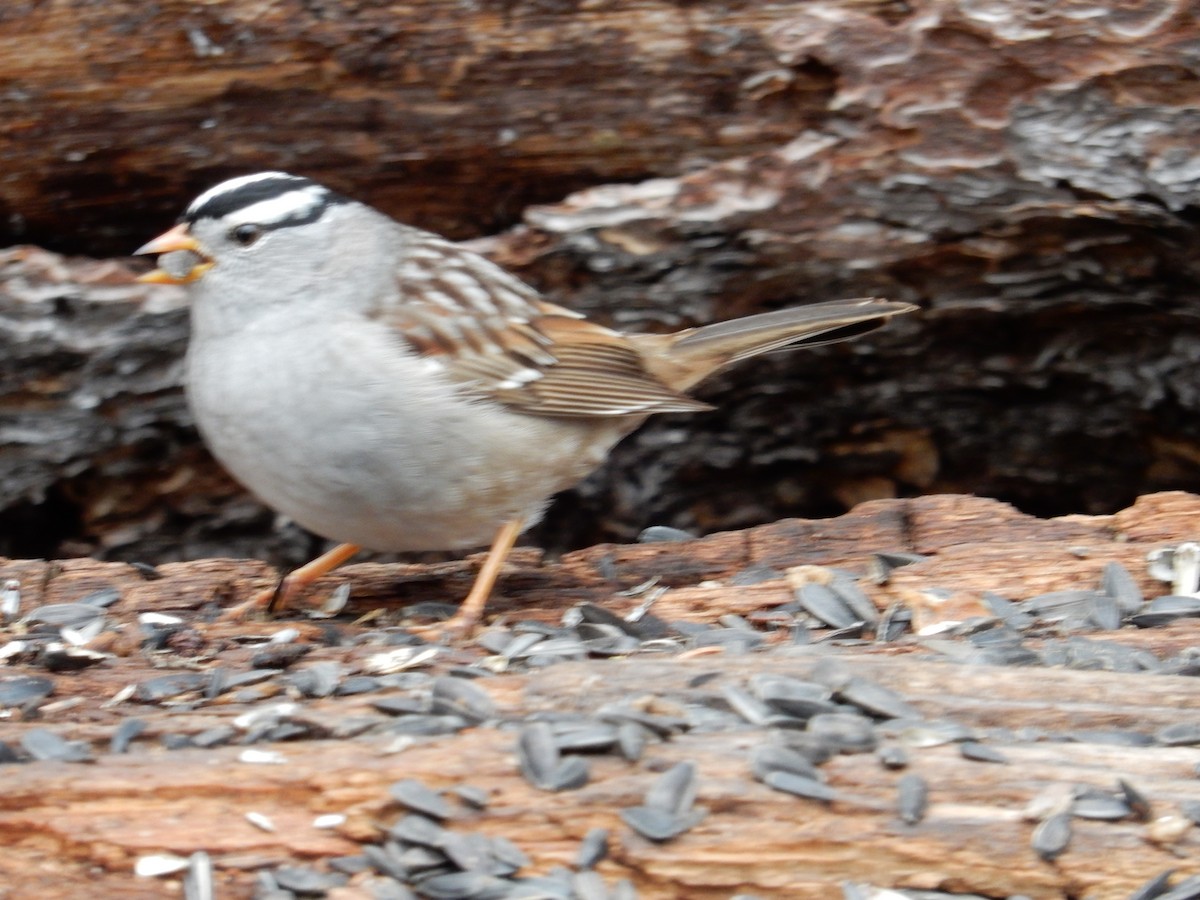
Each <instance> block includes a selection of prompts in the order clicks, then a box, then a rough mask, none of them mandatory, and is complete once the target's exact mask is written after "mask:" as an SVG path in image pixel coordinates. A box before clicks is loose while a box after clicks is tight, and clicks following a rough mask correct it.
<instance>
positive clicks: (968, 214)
mask: <svg viewBox="0 0 1200 900" xmlns="http://www.w3.org/2000/svg"><path fill="white" fill-rule="evenodd" d="M0 24H2V26H3V27H2V28H0V71H4V72H6V73H9V74H8V79H7V81H6V82H5V83H4V84H3V85H0V158H2V159H3V161H4V165H5V169H6V171H7V173H8V174H7V176H6V177H4V178H3V179H0V211H2V212H4V213H6V216H0V228H3V227H6V228H7V229H8V230H7V232H0V234H4V235H7V237H8V238H9V239H10V240H17V239H21V240H29V241H34V242H37V243H40V244H42V245H46V246H53V247H58V248H61V249H69V250H71V251H75V252H84V253H88V254H91V255H94V256H102V255H105V254H118V253H122V252H127V251H128V250H129V249H130V248H132V247H134V246H136V245H137V244H138V243H140V242H141V241H143V240H144V239H146V238H147V237H149V236H150V235H152V234H153V233H154V232H155V230H156V228H157V227H158V226H159V225H162V224H165V223H166V222H167V221H169V219H170V218H171V217H172V216H173V215H174V214H175V213H176V212H177V211H178V210H179V209H180V208H181V206H182V205H183V204H184V203H185V202H186V200H187V199H188V198H189V197H191V196H192V195H194V193H195V192H196V191H198V190H199V189H200V188H202V187H205V186H207V185H209V184H211V183H213V182H214V181H216V180H218V179H219V178H221V177H224V176H227V175H231V174H235V173H242V172H245V171H247V170H252V169H258V168H264V167H277V168H287V169H292V170H296V171H299V172H302V173H304V174H309V175H313V176H315V177H318V178H320V179H323V180H325V181H328V182H329V183H331V184H333V185H334V186H336V187H339V188H341V189H344V190H347V191H349V192H351V193H353V194H355V195H356V196H360V197H363V198H364V199H369V200H370V201H372V202H373V203H375V204H377V205H379V206H380V207H382V208H383V209H385V210H386V211H387V212H389V213H392V214H393V215H396V216H398V217H401V218H404V219H406V220H409V221H413V222H415V223H417V224H422V225H426V226H429V227H433V228H436V229H438V230H442V231H446V232H448V233H451V234H453V235H455V236H458V237H467V236H472V235H479V234H484V233H491V232H494V231H495V230H497V229H498V228H500V227H503V226H506V225H509V224H512V223H514V222H517V221H518V220H520V219H523V220H524V224H521V225H518V226H517V227H515V228H513V229H511V230H509V231H507V232H505V233H503V234H501V235H500V236H499V237H496V238H494V239H491V240H489V241H488V242H487V243H486V245H485V246H486V248H487V249H488V251H489V252H490V253H492V254H493V255H494V256H495V257H496V258H497V259H499V260H501V261H502V262H504V263H506V264H508V265H511V266H513V267H514V268H516V269H518V270H519V271H520V272H521V273H522V274H523V275H524V276H526V277H527V278H529V279H530V280H531V281H533V282H534V283H536V284H538V285H539V286H541V287H543V288H544V289H546V290H547V291H548V292H549V293H550V294H551V295H552V296H553V297H554V299H556V300H559V301H561V302H564V303H566V304H567V305H571V306H575V307H577V308H580V309H583V310H585V311H587V312H589V313H592V314H595V315H597V316H599V317H601V318H604V319H607V320H610V321H615V322H617V324H619V325H622V326H628V327H630V328H634V329H638V328H661V327H674V326H676V325H686V324H690V323H692V322H694V321H700V320H710V319H714V318H724V317H729V316H732V315H736V314H739V313H743V312H749V311H752V310H756V309H760V308H764V307H770V306H777V305H782V304H784V303H787V302H795V301H797V300H807V299H813V300H816V299H827V298H832V297H837V296H852V295H864V294H880V295H884V296H889V297H893V298H896V299H904V300H914V301H917V302H920V303H921V304H922V305H923V306H924V307H925V308H926V310H927V311H926V313H925V314H924V315H922V316H921V317H920V318H919V320H918V319H917V318H916V317H909V319H908V320H907V321H903V322H899V323H897V324H896V325H895V327H893V328H892V329H890V330H889V331H888V332H887V333H886V334H884V335H882V336H880V337H879V338H873V339H871V340H870V341H869V342H860V343H858V344H856V345H853V346H852V347H840V348H830V349H829V350H827V351H821V352H816V353H812V354H805V355H793V356H788V357H784V358H779V359H774V360H768V361H764V362H759V363H756V364H754V365H752V366H750V367H747V368H744V369H741V370H738V371H737V372H735V373H732V374H730V375H728V376H725V377H723V378H721V379H720V380H718V381H716V382H714V383H713V384H712V385H711V386H710V387H709V388H707V389H706V394H705V396H706V398H707V399H711V400H713V401H715V402H718V403H719V405H720V406H721V408H722V410H724V411H723V412H721V413H719V414H713V415H709V416H703V417H692V418H689V419H684V418H681V417H675V418H671V419H664V420H661V421H659V422H657V423H651V424H650V425H649V426H648V427H647V428H645V429H644V430H642V431H641V432H639V434H638V435H636V436H634V437H633V438H631V439H630V440H628V441H626V442H625V443H624V444H623V445H622V446H621V447H620V448H619V449H618V450H617V451H616V453H615V454H614V460H613V463H612V465H611V466H610V467H609V468H608V469H607V470H606V471H605V472H604V473H601V474H600V475H598V476H597V477H596V478H594V479H593V480H591V481H589V482H587V483H586V484H585V485H584V486H583V487H582V488H581V489H580V491H578V492H577V493H576V494H575V495H574V497H573V498H572V500H571V501H570V502H569V503H568V504H567V505H562V506H559V507H557V508H556V509H555V510H554V511H553V512H552V513H551V516H550V518H549V520H548V525H547V527H546V529H544V530H543V531H542V532H541V533H539V534H537V535H535V540H536V541H537V542H539V543H542V544H546V545H550V546H558V547H563V546H566V547H570V546H584V545H586V544H588V543H592V542H594V541H596V540H599V539H601V538H612V537H619V538H621V539H628V538H629V537H630V536H631V535H632V534H633V533H635V532H636V530H637V529H638V528H639V527H640V526H642V525H645V524H648V523H651V522H657V523H665V524H675V525H681V526H685V527H689V528H695V529H697V530H712V529H715V528H720V527H733V526H739V525H746V524H751V523H755V522H762V521H768V520H771V519H774V518H777V517H778V516H780V515H784V514H789V513H790V514H795V513H796V512H803V513H804V514H808V515H814V514H832V513H834V512H837V511H839V510H841V509H844V508H846V507H847V506H849V505H851V504H852V503H853V502H855V501H857V500H862V499H869V498H872V497H882V496H894V495H907V494H914V493H920V492H932V491H954V492H959V491H970V492H973V493H978V494H986V495H991V496H997V497H1001V498H1003V499H1006V500H1010V501H1012V502H1015V503H1017V504H1018V505H1019V506H1021V507H1022V508H1024V509H1027V510H1031V511H1036V512H1039V513H1042V514H1058V513H1065V512H1073V511H1074V512H1106V511H1112V510H1114V509H1116V508H1119V507H1120V506H1121V505H1123V504H1126V503H1128V502H1130V501H1131V500H1132V499H1133V498H1134V497H1135V496H1137V495H1138V494H1139V493H1143V492H1146V491H1150V490H1156V489H1162V488H1166V487H1195V486H1196V485H1197V484H1200V462H1198V460H1200V425H1197V423H1198V422H1200V416H1198V415H1197V413H1198V412H1200V383H1198V379H1200V376H1198V375H1197V371H1198V369H1197V366H1196V365H1195V361H1196V358H1197V356H1200V333H1198V329H1197V326H1196V322H1197V319H1196V316H1195V311H1196V309H1197V297H1196V291H1195V284H1196V283H1197V274H1198V273H1197V269H1196V267H1197V263H1196V260H1197V259H1200V253H1197V249H1198V247H1197V232H1196V228H1195V215H1194V211H1195V208H1196V197H1197V193H1196V192H1197V188H1196V184H1197V181H1196V177H1195V174H1196V156H1195V144H1196V136H1197V129H1198V128H1200V118H1198V117H1197V115H1196V113H1195V110H1194V109H1193V108H1192V105H1193V104H1192V99H1193V96H1194V93H1195V88H1196V85H1197V83H1198V77H1200V61H1198V60H1197V57H1196V54H1195V50H1194V48H1195V40H1196V38H1197V35H1198V30H1197V25H1196V21H1195V18H1194V15H1193V14H1192V11H1191V10H1190V8H1189V7H1188V6H1187V5H1186V4H1182V3H1178V2H1168V0H1161V2H1145V3H1138V4H1119V5H1117V6H1114V7H1113V8H1111V9H1110V8H1101V7H1095V6H1092V5H1087V4H1084V5H1077V4H1070V3H1067V4H1052V5H1049V6H1047V5H1045V4H1041V3H1034V2H1029V3H1004V4H992V3H982V2H949V0H921V2H917V3H912V4H893V3H864V2H851V0H845V2H841V3H832V4H820V5H812V4H801V3H791V2H789V3H746V4H736V3H735V4H719V5H717V4H708V3H698V4H697V3H691V4H685V5H676V4H671V3H661V2H645V3H639V4H637V5H636V6H633V7H630V5H629V4H624V3H621V4H617V3H614V4H604V3H593V4H586V5H579V4H574V3H553V2H550V3H547V2H536V3H511V4H506V5H505V6H504V7H503V9H502V10H487V9H482V8H480V9H475V8H472V9H471V10H470V11H464V10H463V9H460V8H458V7H450V6H447V5H445V4H441V3H415V4H404V5H401V4H393V3H375V2H357V3H356V2H350V3H342V2H340V3H336V4H335V3H320V2H318V3H313V2H303V3H302V2H300V0H271V2H265V3H263V2H256V3H250V2H247V0H216V2H211V3H206V4H203V5H199V6H198V5H196V4H192V3H184V2H183V0H166V2H161V3H157V4H152V5H149V6H147V5H145V4H132V3H101V2H85V0H78V2H74V3H62V4H32V3H15V4H8V5H7V6H6V7H5V9H4V10H3V12H0ZM64 51H69V52H64ZM613 182H628V184H623V185H622V184H613ZM587 186H596V187H591V188H590V189H589V190H584V191H582V192H579V193H575V194H573V195H570V196H567V195H568V193H569V192H570V191H571V190H572V189H575V188H579V187H587ZM564 197H565V198H566V199H560V198H564ZM554 200H560V202H556V203H553V204H552V205H543V206H532V207H530V206H529V204H531V203H538V202H541V203H545V202H547V201H554ZM4 223H7V224H6V225H5V224H4ZM21 256H22V254H20V253H18V254H17V258H12V257H10V258H9V260H8V262H7V266H6V269H5V272H6V275H7V276H8V277H7V278H6V281H5V284H4V288H3V289H0V347H2V348H3V349H2V352H3V359H4V365H3V366H2V367H0V372H3V373H4V376H5V378H6V380H7V379H13V380H12V381H8V382H7V384H8V386H6V387H5V389H4V392H3V393H2V394H0V402H2V403H3V409H4V412H5V417H4V421H3V423H0V424H2V425H3V427H5V428H10V429H11V430H10V431H9V433H8V437H9V439H8V440H7V441H6V443H7V444H8V445H9V448H8V449H7V451H6V455H7V456H8V460H6V461H7V462H8V463H9V465H7V466H6V467H5V468H4V470H3V471H0V479H3V481H2V482H0V526H2V528H0V530H2V532H3V540H4V546H5V547H7V549H8V552H11V553H37V554H49V555H57V554H61V553H63V552H91V553H99V554H108V555H110V556H115V557H124V558H129V557H136V556H141V557H145V558H153V559H165V558H177V557H180V556H195V555H199V554H204V553H209V552H213V550H214V549H215V548H217V547H224V548H226V549H225V551H224V552H236V553H240V554H246V555H249V554H260V553H271V554H272V558H273V559H276V560H290V561H295V560H298V559H300V558H302V557H304V556H305V555H307V553H308V552H309V550H310V549H311V547H310V546H309V544H308V542H307V541H306V539H304V538H303V536H301V535H299V534H297V533H295V532H291V533H284V534H282V535H281V534H278V533H271V532H270V530H269V524H270V521H271V517H270V516H269V514H267V513H265V512H264V511H262V510H261V509H259V508H257V507H255V506H254V505H253V504H251V503H249V502H247V501H246V500H245V498H244V497H243V496H241V495H239V494H238V493H237V492H236V491H235V490H234V489H233V488H232V487H231V486H230V485H229V484H228V483H227V482H225V481H223V480H222V476H221V475H220V474H219V473H218V472H217V471H216V470H215V469H214V468H213V467H212V466H211V464H210V463H208V462H207V461H206V460H205V458H204V457H203V454H202V453H201V452H200V451H198V450H197V449H196V448H195V446H194V436H193V435H192V433H191V432H190V430H189V428H188V423H187V416H186V413H185V412H184V411H183V408H182V406H181V404H180V402H179V398H178V394H177V393H176V389H175V384H174V381H175V379H176V377H177V375H176V370H175V369H173V368H172V367H171V363H170V360H172V359H174V358H175V357H176V355H177V354H178V353H179V352H180V349H181V347H182V341H183V331H182V327H183V326H182V323H181V320H182V313H180V312H178V311H170V312H166V313H156V314H152V315H151V316H150V317H148V318H146V317H140V316H135V317H133V318H132V319H131V318H129V313H128V311H127V309H126V308H123V306H122V305H121V304H120V303H118V302H116V301H113V300H111V299H109V298H111V297H113V296H114V294H113V293H109V292H108V291H107V288H105V289H104V290H101V289H100V286H98V285H96V284H93V283H89V282H88V281H87V277H88V273H89V272H91V271H92V268H91V267H90V266H88V265H84V267H83V269H81V270H80V269H76V268H75V267H74V266H68V267H67V268H66V269H63V270H61V272H60V276H61V277H59V278H58V279H57V280H56V281H55V280H54V279H51V282H52V283H51V284H45V283H43V282H41V281H40V279H41V276H42V271H43V269H44V266H43V263H42V262H38V261H37V260H30V259H28V258H26V259H22V258H20V257H21ZM38 259H41V258H40V257H39V258H38ZM50 265H51V266H58V265H59V264H58V263H57V262H51V263H50ZM30 281H32V282H33V284H34V285H35V287H34V289H33V291H32V293H33V295H35V296H31V295H30V292H28V291H25V292H23V291H22V290H19V289H18V287H19V286H20V285H21V284H26V283H28V282H30ZM127 296H131V295H127ZM161 302H166V301H161ZM124 340H127V341H128V345H127V347H126V346H123V341H124ZM4 345H8V346H4ZM10 360H11V361H12V363H13V364H12V365H10V364H9V362H10ZM122 378H125V379H129V381H128V382H127V383H125V384H122V383H121V379H122ZM97 384H99V385H100V386H101V387H100V388H97V387H96V385H97ZM13 434H15V435H16V436H15V437H12V435H13Z"/></svg>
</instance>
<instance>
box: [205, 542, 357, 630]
mask: <svg viewBox="0 0 1200 900" xmlns="http://www.w3.org/2000/svg"><path fill="white" fill-rule="evenodd" d="M361 549H362V548H361V547H359V546H358V545H357V544H338V545H337V546H336V547H334V548H333V549H332V550H329V551H326V552H325V553H322V554H321V555H320V556H318V557H317V558H316V559H314V560H313V561H312V562H310V563H305V564H304V565H302V566H301V567H300V568H298V569H296V570H294V571H293V572H291V573H290V574H288V575H286V576H284V577H283V578H282V579H281V580H280V581H279V583H278V584H276V585H275V586H274V587H270V588H267V589H265V590H262V591H259V592H258V593H257V594H255V595H254V596H253V597H251V598H250V599H249V600H247V601H246V602H245V603H241V604H239V605H237V606H232V607H230V608H229V609H227V610H225V612H224V613H222V614H221V621H224V622H240V621H241V620H242V619H244V618H245V617H246V614H247V613H249V612H252V611H254V610H256V609H262V610H265V611H266V612H269V613H274V612H278V611H279V610H282V609H285V608H286V607H287V606H288V604H289V603H290V601H291V600H292V599H293V598H294V597H296V596H297V595H298V594H299V593H300V592H301V591H303V590H304V589H305V588H306V587H308V586H309V585H310V584H312V583H313V582H314V581H316V580H317V579H318V578H320V577H321V576H322V575H325V574H328V573H329V572H332V571H333V570H334V569H336V568H337V567H338V566H340V565H341V564H342V563H344V562H346V560H348V559H350V557H352V556H354V554H356V553H357V552H358V551H359V550H361Z"/></svg>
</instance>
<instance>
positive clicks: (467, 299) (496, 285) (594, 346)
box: [381, 240, 710, 417]
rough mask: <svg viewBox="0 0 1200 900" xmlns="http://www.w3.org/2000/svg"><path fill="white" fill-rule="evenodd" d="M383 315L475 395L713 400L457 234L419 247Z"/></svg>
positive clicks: (560, 410)
mask: <svg viewBox="0 0 1200 900" xmlns="http://www.w3.org/2000/svg"><path fill="white" fill-rule="evenodd" d="M397 274H398V276H399V277H398V281H399V288H400V294H399V297H398V298H397V302H395V303H394V304H393V305H391V306H390V307H389V308H388V309H387V310H386V311H381V318H382V319H383V320H384V321H386V322H387V324H388V325H389V326H390V327H392V328H393V329H395V331H396V333H397V334H398V335H399V336H400V337H402V338H404V340H405V341H407V342H408V344H409V345H410V346H411V347H412V348H413V349H414V350H416V351H417V352H418V353H420V354H421V355H422V356H424V357H426V358H427V359H430V360H434V361H436V362H438V363H441V365H442V366H443V368H444V371H445V373H446V375H447V377H449V378H450V379H452V380H453V381H455V382H456V383H458V384H460V385H462V386H463V388H464V390H466V391H467V392H469V393H471V394H475V395H482V396H486V397H491V398H492V399H495V400H498V401H500V402H502V403H505V404H507V405H509V406H511V407H513V408H514V409H518V410H521V411H523V412H528V413H533V414H537V415H543V416H567V417H570V416H624V415H638V414H648V413H654V412H689V411H695V410H702V409H709V408H710V407H709V406H708V405H707V404H704V403H701V402H699V401H697V400H692V399H691V398H689V397H686V396H684V395H682V394H680V393H678V392H676V391H674V390H672V389H671V388H669V387H667V386H666V385H665V384H663V383H662V382H661V381H660V380H658V379H657V378H655V377H654V376H653V375H652V374H650V373H649V372H648V371H647V370H646V367H645V364H644V362H643V360H642V356H641V354H640V353H639V352H638V350H637V349H636V348H635V346H634V345H633V344H632V342H630V341H629V340H628V339H627V338H625V336H623V335H621V334H619V333H618V332H615V331H612V330H610V329H608V328H604V327H603V326H600V325H596V324H594V323H591V322H588V321H586V320H584V319H583V318H582V317H580V315H579V314H578V313H576V312H574V311H572V310H568V309H565V308H563V307H560V306H556V305H555V304H553V303H549V302H547V301H545V300H543V299H541V297H539V296H538V294H537V293H536V292H535V291H534V290H533V289H532V288H531V287H529V286H528V285H526V284H524V283H522V282H521V281H519V280H517V279H516V278H514V277H513V276H512V275H510V274H509V273H507V272H505V271H504V270H503V269H501V268H499V267H498V266H495V265H494V264H492V263H491V262H489V261H488V260H486V259H484V258H483V257H480V256H478V255H476V254H474V253H471V252H469V251H466V250H464V249H462V248H460V247H456V246H455V245H453V244H451V243H449V242H443V241H440V240H430V241H428V242H423V243H422V244H420V245H417V246H414V247H413V248H412V250H411V251H410V253H409V254H408V255H406V257H405V258H404V259H403V260H402V261H401V262H400V265H399V268H398V272H397Z"/></svg>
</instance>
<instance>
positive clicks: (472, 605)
mask: <svg viewBox="0 0 1200 900" xmlns="http://www.w3.org/2000/svg"><path fill="white" fill-rule="evenodd" d="M524 528H525V521H524V519H513V520H511V521H509V522H505V523H504V525H502V526H501V527H500V530H499V531H498V532H496V537H495V539H494V540H493V541H492V546H491V547H490V548H489V549H488V555H487V559H485V560H484V561H483V567H482V568H481V569H480V570H479V574H478V575H476V576H475V583H474V584H473V585H471V592H470V593H469V594H467V599H466V600H464V601H463V602H462V605H461V606H460V607H459V608H458V612H456V613H455V614H454V615H453V616H452V617H450V618H449V619H447V620H446V621H445V622H442V623H440V624H438V625H436V626H434V627H433V628H430V629H424V630H425V631H426V632H428V633H429V634H431V635H432V634H437V635H438V636H439V637H443V638H451V639H453V638H456V637H465V636H466V635H468V634H470V633H471V631H472V630H473V629H474V628H475V626H476V625H478V624H479V620H480V618H481V617H482V616H483V608H484V606H485V605H486V604H487V600H488V597H490V596H491V594H492V588H493V587H495V585H496V579H497V578H499V577H500V569H501V568H502V567H503V566H504V561H505V560H506V559H508V554H509V552H510V551H511V550H512V548H513V545H514V544H516V542H517V538H518V537H520V535H521V532H522V531H523V530H524Z"/></svg>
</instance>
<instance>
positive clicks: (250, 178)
mask: <svg viewBox="0 0 1200 900" xmlns="http://www.w3.org/2000/svg"><path fill="white" fill-rule="evenodd" d="M271 178H279V179H282V180H289V181H302V180H303V179H300V178H297V177H296V176H295V175H289V174H288V173H287V172H256V173H255V174H253V175H242V176H241V177H240V178H230V179H229V180H228V181H222V182H221V183H220V184H218V185H217V186H216V187H212V188H209V189H208V190H207V191H205V192H204V193H203V194H201V195H200V196H199V197H197V198H196V199H195V200H193V201H192V202H191V204H190V205H189V206H188V208H187V211H188V212H189V213H193V212H195V211H196V210H198V209H200V208H201V207H202V206H204V205H205V204H206V203H208V202H209V201H211V200H213V199H214V198H215V197H220V196H221V195H222V194H228V193H231V192H233V191H237V190H241V189H242V188H244V187H245V186H246V185H248V184H254V183H255V182H256V181H267V180H268V179H271Z"/></svg>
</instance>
